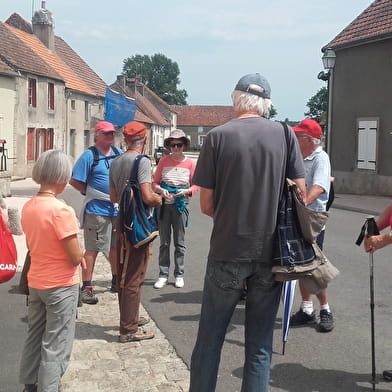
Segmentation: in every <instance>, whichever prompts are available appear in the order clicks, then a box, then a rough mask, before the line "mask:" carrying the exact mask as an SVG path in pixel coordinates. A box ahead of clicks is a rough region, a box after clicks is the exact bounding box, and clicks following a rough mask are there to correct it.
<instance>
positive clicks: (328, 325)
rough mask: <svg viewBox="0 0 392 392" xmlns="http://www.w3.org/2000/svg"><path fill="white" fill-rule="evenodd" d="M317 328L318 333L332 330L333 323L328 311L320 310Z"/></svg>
mask: <svg viewBox="0 0 392 392" xmlns="http://www.w3.org/2000/svg"><path fill="white" fill-rule="evenodd" d="M318 327H319V331H320V332H330V331H332V330H333V327H334V322H333V316H332V313H331V312H328V310H325V309H323V310H320V322H319V325H318Z"/></svg>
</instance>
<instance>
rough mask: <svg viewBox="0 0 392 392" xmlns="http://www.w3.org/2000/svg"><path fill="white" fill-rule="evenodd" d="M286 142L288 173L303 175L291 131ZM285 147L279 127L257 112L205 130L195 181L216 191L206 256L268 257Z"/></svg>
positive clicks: (258, 259) (223, 258) (233, 258)
mask: <svg viewBox="0 0 392 392" xmlns="http://www.w3.org/2000/svg"><path fill="white" fill-rule="evenodd" d="M289 146H290V154H289V165H288V168H289V171H288V173H287V176H288V177H289V178H292V179H296V178H304V175H305V169H304V164H303V158H302V155H301V152H300V149H299V146H298V142H297V139H296V137H295V135H294V133H293V132H292V131H290V132H289ZM286 150H287V148H286V139H285V134H284V130H283V126H282V125H281V124H280V123H278V122H274V121H270V120H267V119H264V118H260V117H252V118H242V119H234V120H231V121H229V122H228V123H226V124H224V125H222V126H219V127H216V128H214V129H212V130H211V131H210V132H209V133H208V134H207V136H206V138H205V140H204V142H203V147H202V149H201V152H200V156H199V159H198V162H197V166H196V171H195V174H194V177H193V181H194V183H195V184H197V185H199V186H201V187H203V188H208V189H213V190H214V226H213V230H212V234H211V240H210V251H209V258H211V259H214V260H221V261H252V262H264V263H269V262H270V259H271V251H272V240H273V234H274V231H275V226H276V217H277V209H278V203H279V197H280V194H281V190H282V185H283V178H284V177H283V176H284V172H285V169H286V156H287V154H286Z"/></svg>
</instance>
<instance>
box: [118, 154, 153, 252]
mask: <svg viewBox="0 0 392 392" xmlns="http://www.w3.org/2000/svg"><path fill="white" fill-rule="evenodd" d="M142 158H147V159H150V157H149V156H148V155H138V156H137V157H136V158H135V161H134V163H133V166H132V171H131V175H130V177H129V180H128V183H127V185H126V187H125V189H124V190H123V192H122V194H121V199H120V203H119V212H118V219H119V223H120V231H121V233H123V236H124V238H125V239H126V240H127V241H128V242H130V243H131V244H132V245H133V246H134V247H135V248H142V247H144V246H146V245H148V244H149V243H150V242H152V241H153V240H154V239H155V238H156V237H157V236H158V234H159V233H158V224H157V222H156V220H155V218H154V216H153V213H152V210H151V208H150V207H148V206H146V205H145V204H144V202H143V198H142V194H141V191H140V186H139V181H138V179H137V174H138V170H139V163H140V161H141V159H142Z"/></svg>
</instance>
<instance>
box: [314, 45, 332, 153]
mask: <svg viewBox="0 0 392 392" xmlns="http://www.w3.org/2000/svg"><path fill="white" fill-rule="evenodd" d="M321 60H322V61H323V66H324V69H325V70H326V72H325V71H321V72H319V74H318V75H317V78H318V79H320V80H323V81H324V82H327V95H328V102H327V113H326V114H327V127H326V132H325V139H326V150H327V152H328V153H330V148H331V110H330V108H331V106H332V105H331V103H332V94H331V89H330V82H331V79H332V70H333V68H334V66H335V60H336V54H335V51H334V50H332V49H331V48H328V49H326V50H325V52H324V54H323V57H322V58H321Z"/></svg>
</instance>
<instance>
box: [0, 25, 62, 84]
mask: <svg viewBox="0 0 392 392" xmlns="http://www.w3.org/2000/svg"><path fill="white" fill-rule="evenodd" d="M13 30H16V29H13ZM13 30H11V28H10V26H8V25H7V24H5V23H2V22H0V56H1V57H0V58H1V60H2V61H4V62H6V63H7V64H9V65H12V66H13V67H14V69H15V70H21V71H25V72H31V73H35V74H38V75H47V76H48V77H50V78H53V79H60V80H62V77H61V75H60V74H59V73H58V72H56V71H55V70H54V69H53V68H52V67H51V66H50V65H49V64H48V63H46V61H44V60H43V59H42V58H41V57H40V56H38V55H37V54H36V53H35V52H34V50H32V49H31V48H30V47H29V46H28V45H27V44H26V43H24V42H23V40H21V39H20V38H19V37H18V36H17V35H15V34H14V33H13ZM25 34H26V33H25Z"/></svg>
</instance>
